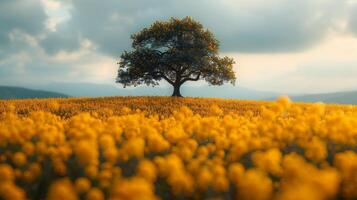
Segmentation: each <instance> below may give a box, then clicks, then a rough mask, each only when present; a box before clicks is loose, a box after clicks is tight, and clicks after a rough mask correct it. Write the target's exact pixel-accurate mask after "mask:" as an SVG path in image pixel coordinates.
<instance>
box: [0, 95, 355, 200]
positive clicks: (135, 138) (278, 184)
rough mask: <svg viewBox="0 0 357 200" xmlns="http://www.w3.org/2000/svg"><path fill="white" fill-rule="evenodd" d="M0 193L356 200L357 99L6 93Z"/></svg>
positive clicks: (94, 199)
mask: <svg viewBox="0 0 357 200" xmlns="http://www.w3.org/2000/svg"><path fill="white" fill-rule="evenodd" d="M0 199H4V200H16V199H49V200H67V199H68V200H72V199H73V200H77V199H86V200H101V199H112V200H150V199H155V200H156V199H240V200H268V199H274V200H310V199H311V200H315V199H316V200H330V199H331V200H332V199H357V107H356V106H347V105H346V106H342V105H325V104H322V103H313V104H309V103H292V102H291V101H290V100H289V99H288V98H287V97H280V98H279V99H277V101H275V102H263V101H262V102H260V101H236V100H222V99H200V98H170V97H107V98H72V99H33V100H9V101H0Z"/></svg>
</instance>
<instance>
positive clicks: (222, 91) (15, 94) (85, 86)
mask: <svg viewBox="0 0 357 200" xmlns="http://www.w3.org/2000/svg"><path fill="white" fill-rule="evenodd" d="M28 87H29V88H32V89H25V88H22V87H10V86H0V98H1V99H10V98H49V97H68V96H67V95H69V96H73V97H99V96H170V95H171V93H172V88H171V87H170V86H162V87H142V86H139V87H134V88H133V87H132V88H123V87H119V86H118V87H116V86H115V85H110V84H93V83H50V84H46V85H37V86H36V85H32V86H31V85H29V86H28ZM49 91H51V92H49ZM181 93H182V95H183V96H190V97H217V98H227V99H246V100H275V99H276V98H277V97H278V96H280V95H281V94H279V93H276V92H268V91H259V90H252V89H248V88H244V87H240V86H232V85H228V84H227V85H222V86H208V85H204V86H190V85H183V86H182V88H181ZM289 96H290V97H291V99H292V100H293V101H299V102H318V101H322V102H325V103H339V104H357V91H349V92H334V93H321V94H308V95H296V94H290V95H289Z"/></svg>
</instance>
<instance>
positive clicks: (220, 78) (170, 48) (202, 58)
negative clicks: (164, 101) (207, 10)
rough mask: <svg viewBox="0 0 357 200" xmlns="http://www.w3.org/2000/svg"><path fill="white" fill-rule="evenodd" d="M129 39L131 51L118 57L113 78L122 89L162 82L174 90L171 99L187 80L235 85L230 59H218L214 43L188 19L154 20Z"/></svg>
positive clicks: (231, 60) (178, 92)
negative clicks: (117, 67) (116, 71)
mask: <svg viewBox="0 0 357 200" xmlns="http://www.w3.org/2000/svg"><path fill="white" fill-rule="evenodd" d="M131 39H132V48H133V50H132V51H125V52H124V53H123V54H122V55H121V59H120V62H119V70H118V76H117V78H116V82H117V83H121V84H123V86H124V87H126V86H138V85H140V84H146V85H152V86H155V85H158V84H159V81H160V80H165V81H167V82H168V83H169V84H171V85H172V86H173V87H174V92H173V94H172V96H181V93H180V87H181V85H182V84H184V83H185V82H187V81H198V80H205V81H207V82H208V83H209V84H210V85H222V84H223V83H224V82H230V83H232V84H234V83H235V80H236V76H235V73H234V71H233V64H234V60H233V59H232V58H229V57H226V56H225V57H219V56H218V50H219V42H218V40H217V39H215V37H214V35H213V34H212V33H211V32H210V31H209V30H207V29H205V28H204V27H203V26H202V24H200V23H199V22H197V21H195V20H193V19H192V18H191V17H185V18H183V19H178V18H171V19H170V20H168V21H156V22H155V23H153V24H152V25H151V26H150V27H149V28H144V29H143V30H141V31H140V32H138V33H136V34H133V35H132V36H131Z"/></svg>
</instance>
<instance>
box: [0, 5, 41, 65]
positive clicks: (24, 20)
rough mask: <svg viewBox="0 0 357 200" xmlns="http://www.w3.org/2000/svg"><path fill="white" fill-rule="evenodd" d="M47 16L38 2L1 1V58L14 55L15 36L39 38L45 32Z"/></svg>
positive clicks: (16, 42)
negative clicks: (23, 35) (17, 34)
mask: <svg viewBox="0 0 357 200" xmlns="http://www.w3.org/2000/svg"><path fill="white" fill-rule="evenodd" d="M45 19H46V14H45V12H44V10H43V7H42V5H41V4H39V2H38V1H37V0H25V1H22V0H2V1H0V24H1V26H0V45H1V47H0V58H2V57H4V56H6V55H8V54H10V53H13V51H14V47H13V46H12V45H13V44H15V45H14V46H16V45H19V43H18V41H14V40H13V38H12V35H13V34H16V33H19V32H21V33H24V34H26V35H29V36H38V35H39V34H41V33H42V32H43V30H44V21H45Z"/></svg>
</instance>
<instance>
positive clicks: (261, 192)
mask: <svg viewBox="0 0 357 200" xmlns="http://www.w3.org/2000/svg"><path fill="white" fill-rule="evenodd" d="M237 192H238V199H242V200H268V199H271V196H272V192H273V185H272V181H271V180H270V179H269V177H267V176H266V175H265V174H264V173H263V172H261V171H259V170H256V169H249V170H247V171H246V172H245V173H244V174H243V176H242V177H241V180H240V181H238V184H237Z"/></svg>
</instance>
